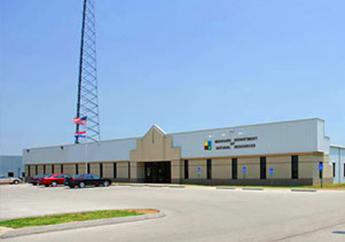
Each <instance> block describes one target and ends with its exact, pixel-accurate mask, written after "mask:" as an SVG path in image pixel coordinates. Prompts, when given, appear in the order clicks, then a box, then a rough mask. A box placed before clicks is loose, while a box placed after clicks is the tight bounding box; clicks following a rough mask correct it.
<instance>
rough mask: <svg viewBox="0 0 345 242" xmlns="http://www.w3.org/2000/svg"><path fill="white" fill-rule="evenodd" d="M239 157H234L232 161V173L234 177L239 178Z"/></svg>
mask: <svg viewBox="0 0 345 242" xmlns="http://www.w3.org/2000/svg"><path fill="white" fill-rule="evenodd" d="M237 166H238V164H237V158H232V162H231V173H232V174H231V175H232V179H237Z"/></svg>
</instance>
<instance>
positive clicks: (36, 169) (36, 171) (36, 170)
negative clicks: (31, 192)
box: [35, 165, 38, 175]
mask: <svg viewBox="0 0 345 242" xmlns="http://www.w3.org/2000/svg"><path fill="white" fill-rule="evenodd" d="M37 174H38V165H36V166H35V175H37Z"/></svg>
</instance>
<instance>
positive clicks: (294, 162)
mask: <svg viewBox="0 0 345 242" xmlns="http://www.w3.org/2000/svg"><path fill="white" fill-rule="evenodd" d="M291 178H292V179H298V155H293V156H291Z"/></svg>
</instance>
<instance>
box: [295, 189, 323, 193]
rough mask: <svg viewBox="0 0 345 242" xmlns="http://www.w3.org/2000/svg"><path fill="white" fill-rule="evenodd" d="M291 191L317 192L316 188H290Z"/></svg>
mask: <svg viewBox="0 0 345 242" xmlns="http://www.w3.org/2000/svg"><path fill="white" fill-rule="evenodd" d="M291 192H317V190H316V189H291Z"/></svg>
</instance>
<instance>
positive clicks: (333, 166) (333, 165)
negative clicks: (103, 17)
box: [332, 162, 335, 177]
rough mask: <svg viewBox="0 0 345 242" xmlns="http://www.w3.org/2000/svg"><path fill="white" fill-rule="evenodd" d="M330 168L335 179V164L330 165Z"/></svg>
mask: <svg viewBox="0 0 345 242" xmlns="http://www.w3.org/2000/svg"><path fill="white" fill-rule="evenodd" d="M332 168H333V177H335V162H333V163H332Z"/></svg>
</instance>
